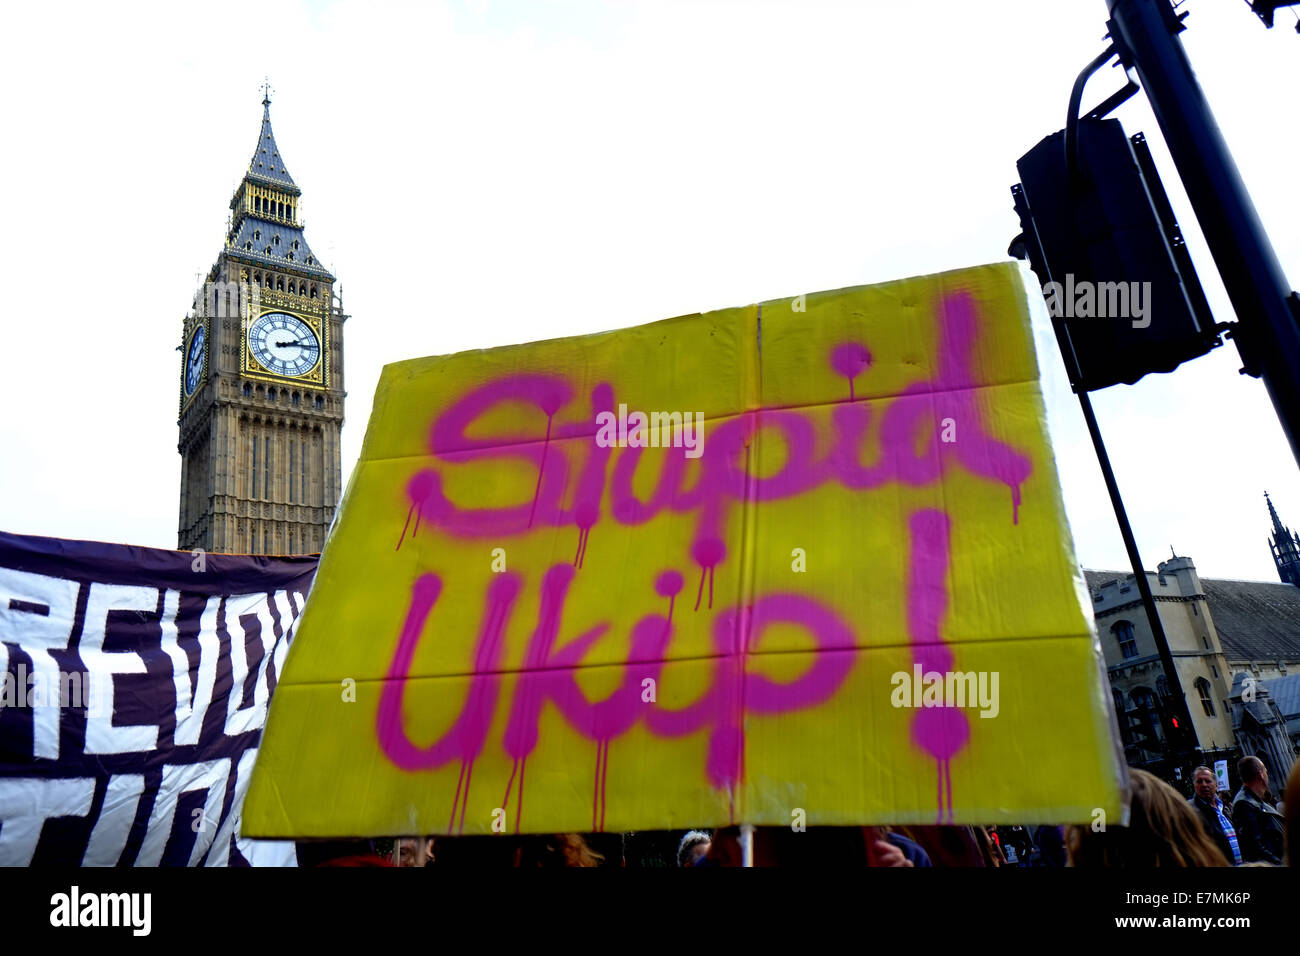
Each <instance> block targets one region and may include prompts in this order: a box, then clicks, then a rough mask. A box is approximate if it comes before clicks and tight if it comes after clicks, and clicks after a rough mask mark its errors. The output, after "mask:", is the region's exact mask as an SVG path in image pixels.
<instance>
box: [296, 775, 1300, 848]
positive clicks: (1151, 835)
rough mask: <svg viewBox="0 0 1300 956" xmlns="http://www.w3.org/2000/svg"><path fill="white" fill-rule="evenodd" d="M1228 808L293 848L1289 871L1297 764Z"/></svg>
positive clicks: (1144, 796) (1152, 783)
mask: <svg viewBox="0 0 1300 956" xmlns="http://www.w3.org/2000/svg"><path fill="white" fill-rule="evenodd" d="M1237 770H1238V773H1239V775H1240V778H1241V781H1242V786H1241V789H1240V791H1238V793H1237V794H1236V795H1235V796H1232V797H1231V800H1228V799H1225V797H1228V796H1231V795H1230V794H1229V793H1228V791H1226V790H1225V791H1222V792H1221V791H1220V790H1219V785H1218V778H1217V777H1216V776H1215V773H1214V771H1213V770H1211V769H1209V768H1208V767H1197V768H1196V770H1195V771H1194V772H1193V774H1192V784H1193V789H1194V793H1193V794H1192V796H1191V797H1190V798H1188V797H1185V796H1184V795H1183V794H1181V793H1179V792H1178V791H1177V790H1176V789H1174V787H1172V786H1171V785H1169V784H1168V783H1166V782H1164V781H1163V780H1161V779H1159V778H1158V777H1156V776H1154V775H1153V774H1150V773H1148V772H1146V771H1145V770H1138V769H1135V768H1133V769H1130V771H1129V783H1130V789H1131V800H1130V809H1129V819H1128V823H1127V824H1126V825H1124V826H1119V825H1115V824H1109V825H1108V824H1107V823H1106V822H1105V821H1094V822H1092V823H1090V824H1079V825H1071V826H1065V827H1061V826H1050V825H1049V826H1006V825H1000V826H902V827H809V828H806V829H796V828H790V827H752V828H742V827H726V828H723V829H719V830H716V831H715V830H704V829H700V830H689V831H687V832H686V833H685V834H683V833H681V831H655V832H649V833H645V832H643V833H626V834H617V833H616V834H606V833H592V834H582V833H557V834H545V835H540V836H533V835H529V836H510V835H505V834H502V835H496V836H468V837H464V836H458V837H430V836H426V837H401V838H397V839H394V840H387V841H354V842H352V843H346V844H338V843H330V844H321V843H304V844H300V845H299V853H298V856H299V862H300V864H302V865H306V866H399V867H418V866H441V867H451V868H457V867H460V868H485V867H486V868H491V867H569V866H576V867H589V866H634V867H641V866H652V867H669V866H676V867H681V868H708V867H731V866H742V865H744V864H745V862H746V860H748V861H749V862H750V863H751V864H752V865H754V866H795V867H798V866H814V865H815V866H827V865H830V866H846V867H853V866H886V867H890V866H901V867H908V866H910V867H918V866H919V867H930V866H960V867H980V866H984V867H1005V866H1011V867H1064V866H1073V867H1116V868H1127V869H1146V868H1151V867H1199V866H1288V865H1291V862H1292V858H1293V857H1294V856H1295V854H1296V853H1297V852H1300V850H1297V847H1300V763H1297V764H1296V766H1295V769H1294V770H1293V771H1292V773H1291V776H1290V780H1289V781H1288V783H1287V787H1286V790H1285V794H1284V796H1283V799H1282V800H1281V801H1278V800H1277V799H1276V798H1275V796H1274V795H1273V793H1272V791H1271V790H1270V789H1269V779H1268V770H1267V768H1265V766H1264V764H1263V763H1262V762H1261V761H1260V760H1259V759H1258V758H1256V757H1246V758H1244V759H1242V760H1241V761H1240V763H1239V764H1238V767H1237Z"/></svg>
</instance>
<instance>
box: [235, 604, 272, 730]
mask: <svg viewBox="0 0 1300 956" xmlns="http://www.w3.org/2000/svg"><path fill="white" fill-rule="evenodd" d="M250 614H252V615H256V617H257V622H258V624H259V626H260V627H259V630H260V631H261V633H260V635H259V639H260V640H261V643H262V655H261V660H259V661H258V663H257V676H256V679H255V680H254V681H253V702H252V703H251V704H250V705H249V706H247V707H241V706H240V705H241V704H242V703H243V700H244V684H245V682H246V681H247V679H248V635H247V634H246V633H245V631H244V622H243V621H242V620H241V618H243V617H245V616H247V615H250ZM226 630H227V631H228V632H229V634H230V673H231V676H232V678H233V680H234V683H233V684H232V686H231V688H230V697H229V699H228V700H227V702H226V733H227V734H231V735H234V734H242V733H243V732H244V731H246V730H252V729H253V728H256V727H261V726H262V725H263V724H264V723H265V722H266V703H267V699H268V696H269V695H268V694H267V689H266V668H267V666H268V665H269V664H270V663H271V650H272V648H273V647H274V645H275V640H276V634H275V624H274V622H273V621H272V620H271V607H270V605H269V604H268V603H267V600H266V595H265V594H239V595H231V596H230V597H228V598H226Z"/></svg>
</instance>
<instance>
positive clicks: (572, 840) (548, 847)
mask: <svg viewBox="0 0 1300 956" xmlns="http://www.w3.org/2000/svg"><path fill="white" fill-rule="evenodd" d="M604 860H605V857H604V856H603V855H601V854H599V853H597V852H596V851H595V850H593V849H592V848H591V847H589V846H588V845H587V841H586V840H585V839H584V838H583V836H582V834H581V833H550V834H545V835H541V836H531V837H522V838H520V840H519V844H518V849H517V850H516V851H515V866H517V867H523V868H524V869H531V868H533V867H542V868H545V869H550V868H553V867H566V866H600V864H601V863H603V862H604Z"/></svg>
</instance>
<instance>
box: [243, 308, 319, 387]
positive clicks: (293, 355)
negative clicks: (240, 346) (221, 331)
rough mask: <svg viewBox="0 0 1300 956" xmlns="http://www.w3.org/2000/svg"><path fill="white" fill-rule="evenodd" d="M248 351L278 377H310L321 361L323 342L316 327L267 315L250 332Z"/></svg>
mask: <svg viewBox="0 0 1300 956" xmlns="http://www.w3.org/2000/svg"><path fill="white" fill-rule="evenodd" d="M248 350H249V351H250V352H252V353H253V358H255V359H257V360H258V361H259V362H260V363H261V364H262V367H263V368H265V369H266V370H267V371H268V372H274V373H275V374H276V375H285V376H289V377H293V376H297V375H306V374H307V373H308V372H310V371H311V370H312V369H314V368H315V367H316V364H317V363H318V362H319V361H320V340H319V339H318V338H316V333H315V332H314V331H313V330H312V327H311V326H310V325H308V324H307V323H306V322H304V321H303V320H302V319H300V318H298V317H297V316H296V315H290V314H289V313H287V312H267V313H266V314H265V315H262V316H260V317H258V319H257V321H255V322H254V323H253V324H252V325H251V326H249V329H248Z"/></svg>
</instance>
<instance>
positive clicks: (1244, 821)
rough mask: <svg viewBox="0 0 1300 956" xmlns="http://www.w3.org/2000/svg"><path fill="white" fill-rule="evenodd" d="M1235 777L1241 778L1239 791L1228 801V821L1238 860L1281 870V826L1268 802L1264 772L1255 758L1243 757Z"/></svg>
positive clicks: (1265, 768)
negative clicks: (1238, 850) (1231, 823)
mask: <svg viewBox="0 0 1300 956" xmlns="http://www.w3.org/2000/svg"><path fill="white" fill-rule="evenodd" d="M1237 773H1239V774H1241V790H1239V791H1238V792H1237V796H1236V797H1234V798H1233V801H1232V819H1233V821H1234V825H1235V826H1236V828H1237V839H1238V840H1239V842H1240V843H1241V857H1242V859H1243V860H1245V861H1246V862H1247V863H1254V862H1257V861H1262V862H1264V863H1272V864H1273V865H1275V866H1281V865H1282V852H1283V840H1284V838H1283V833H1284V832H1285V825H1284V821H1283V819H1282V814H1280V813H1278V812H1277V808H1276V807H1274V806H1273V802H1272V801H1271V800H1270V799H1269V797H1270V796H1271V794H1270V793H1269V792H1268V768H1267V767H1265V766H1264V762H1263V761H1262V760H1260V759H1259V758H1258V757H1243V758H1242V759H1241V762H1240V763H1238V764H1237Z"/></svg>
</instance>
